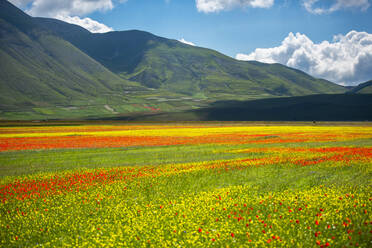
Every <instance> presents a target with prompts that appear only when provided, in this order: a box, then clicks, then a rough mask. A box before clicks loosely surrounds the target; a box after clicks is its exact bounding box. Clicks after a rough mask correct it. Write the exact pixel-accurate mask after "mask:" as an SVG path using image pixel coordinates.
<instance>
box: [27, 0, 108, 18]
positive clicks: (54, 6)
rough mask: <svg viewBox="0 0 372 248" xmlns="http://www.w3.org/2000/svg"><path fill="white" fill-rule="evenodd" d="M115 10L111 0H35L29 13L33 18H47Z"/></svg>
mask: <svg viewBox="0 0 372 248" xmlns="http://www.w3.org/2000/svg"><path fill="white" fill-rule="evenodd" d="M113 8H114V5H113V3H112V1H111V0H67V1H66V0H34V2H33V3H32V6H31V8H30V9H28V10H27V13H28V14H30V15H32V16H47V17H53V16H57V15H63V16H75V15H77V16H84V15H86V14H89V13H92V12H94V11H106V10H111V9H113Z"/></svg>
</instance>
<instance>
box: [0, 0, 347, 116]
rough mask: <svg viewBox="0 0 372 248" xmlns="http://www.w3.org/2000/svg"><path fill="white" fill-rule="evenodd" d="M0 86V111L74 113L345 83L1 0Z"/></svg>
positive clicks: (121, 111) (181, 107) (317, 90)
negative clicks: (97, 29) (43, 14)
mask: <svg viewBox="0 0 372 248" xmlns="http://www.w3.org/2000/svg"><path fill="white" fill-rule="evenodd" d="M0 91H1V95H0V119H51V118H53V119H71V118H100V117H105V116H106V117H107V116H120V115H128V114H129V115H131V114H133V115H137V114H140V113H144V112H148V113H158V112H174V111H176V112H177V111H179V112H184V111H186V110H190V109H198V108H201V107H208V106H210V104H211V103H213V102H215V101H222V100H233V99H234V100H248V99H258V98H267V97H283V96H298V95H309V94H325V93H332V94H333V93H342V92H344V91H345V89H344V87H342V86H339V85H336V84H333V83H331V82H329V81H326V80H322V79H316V78H313V77H311V76H309V75H308V74H306V73H304V72H302V71H299V70H295V69H292V68H289V67H286V66H283V65H280V64H264V63H259V62H245V61H238V60H235V59H233V58H231V57H228V56H225V55H223V54H221V53H219V52H217V51H214V50H210V49H206V48H201V47H194V46H190V45H186V44H183V43H181V42H179V41H176V40H171V39H166V38H162V37H158V36H156V35H153V34H151V33H148V32H143V31H138V30H131V31H120V32H108V33H104V34H94V33H90V32H89V31H88V30H86V29H84V28H82V27H80V26H77V25H73V24H68V23H65V22H62V21H59V20H55V19H48V18H34V17H30V16H28V15H27V14H25V13H24V12H22V11H21V10H19V9H18V8H16V7H15V6H13V5H12V4H10V3H9V2H8V1H5V0H0Z"/></svg>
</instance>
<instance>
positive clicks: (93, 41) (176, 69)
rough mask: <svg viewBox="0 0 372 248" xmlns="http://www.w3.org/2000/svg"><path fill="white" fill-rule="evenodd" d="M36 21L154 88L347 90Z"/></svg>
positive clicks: (203, 92) (291, 72) (138, 37)
mask: <svg viewBox="0 0 372 248" xmlns="http://www.w3.org/2000/svg"><path fill="white" fill-rule="evenodd" d="M36 21H37V22H38V23H39V24H40V25H43V26H44V27H45V28H48V29H50V30H52V31H53V32H55V34H56V35H59V36H60V37H62V38H64V39H66V40H68V41H70V42H71V43H72V44H74V45H75V46H76V47H78V48H79V49H81V50H82V51H84V52H85V53H86V54H88V55H89V56H91V57H92V58H94V59H95V60H97V61H99V62H100V63H101V64H102V65H104V66H106V68H108V69H109V70H111V71H112V72H115V73H117V74H118V75H120V76H121V77H122V78H125V79H129V80H132V81H136V82H140V83H141V84H142V85H144V86H147V87H150V88H155V89H165V90H168V91H171V92H177V93H181V94H185V95H190V96H195V95H196V96H202V97H207V98H211V99H214V100H216V99H236V98H240V99H247V98H261V97H268V96H294V95H307V94H317V93H342V92H344V91H345V89H344V88H343V87H341V86H338V85H336V84H333V83H331V82H328V81H325V80H320V79H315V78H313V77H311V76H309V75H307V74H305V73H303V72H301V71H298V70H295V69H292V68H288V67H285V66H283V65H280V64H273V65H269V64H263V63H259V62H245V61H237V60H235V59H233V58H230V57H228V56H225V55H223V54H221V53H218V52H216V51H213V50H210V49H205V48H200V47H194V46H190V45H186V44H183V43H181V42H178V41H176V40H170V39H165V38H162V37H158V36H155V35H152V34H150V33H147V32H142V31H137V30H131V31H121V32H109V33H104V34H92V33H88V32H86V31H84V30H81V29H79V28H77V27H76V26H75V25H71V24H66V23H64V22H61V21H58V20H54V19H46V18H36Z"/></svg>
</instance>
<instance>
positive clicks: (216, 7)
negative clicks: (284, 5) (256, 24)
mask: <svg viewBox="0 0 372 248" xmlns="http://www.w3.org/2000/svg"><path fill="white" fill-rule="evenodd" d="M273 4H274V0H196V8H197V9H198V11H200V12H204V13H211V12H220V11H222V10H230V9H233V8H238V7H240V8H244V7H252V8H270V7H271V6H273Z"/></svg>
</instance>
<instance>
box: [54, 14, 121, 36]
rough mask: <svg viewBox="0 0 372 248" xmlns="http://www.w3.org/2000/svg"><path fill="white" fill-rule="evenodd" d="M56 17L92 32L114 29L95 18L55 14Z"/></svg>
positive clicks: (104, 31)
mask: <svg viewBox="0 0 372 248" xmlns="http://www.w3.org/2000/svg"><path fill="white" fill-rule="evenodd" d="M56 19H59V20H61V21H64V22H68V23H72V24H76V25H79V26H81V27H83V28H85V29H87V30H89V31H90V32H92V33H106V32H110V31H114V29H113V28H111V27H108V26H106V25H105V24H102V23H99V22H97V21H95V20H92V19H90V18H89V17H85V18H80V17H78V16H73V17H72V16H57V17H56Z"/></svg>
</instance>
